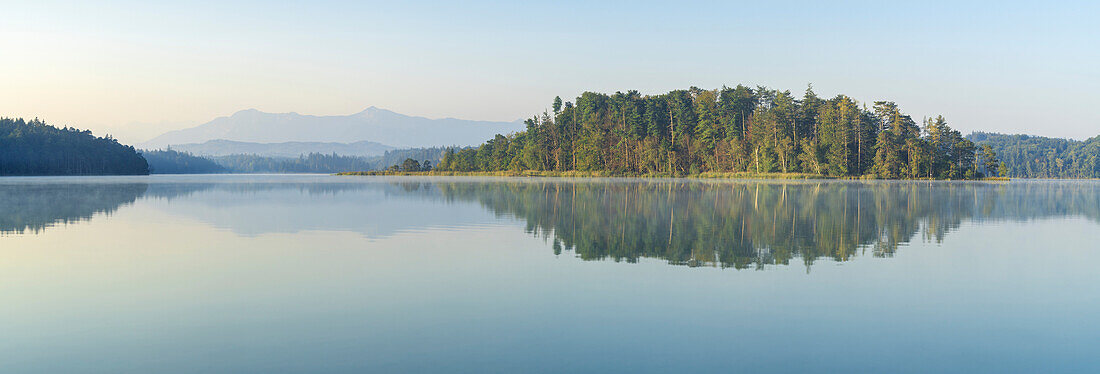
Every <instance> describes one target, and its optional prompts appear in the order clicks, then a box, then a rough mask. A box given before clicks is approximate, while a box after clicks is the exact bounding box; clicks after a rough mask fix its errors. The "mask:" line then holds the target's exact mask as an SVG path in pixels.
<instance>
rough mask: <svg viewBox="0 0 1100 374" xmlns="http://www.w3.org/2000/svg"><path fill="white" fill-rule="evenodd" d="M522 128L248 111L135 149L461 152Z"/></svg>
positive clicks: (384, 114)
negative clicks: (236, 146) (231, 144)
mask: <svg viewBox="0 0 1100 374" xmlns="http://www.w3.org/2000/svg"><path fill="white" fill-rule="evenodd" d="M522 128H523V125H522V124H521V123H518V122H490V121H468V120H461V119H455V118H442V119H429V118H424V117H415V116H407V115H404V114H399V113H395V112H392V111H389V110H385V109H381V108H376V107H370V108H367V109H366V110H364V111H362V112H359V113H355V114H351V115H346V116H314V115H304V114H298V113H265V112H261V111H258V110H255V109H248V110H242V111H239V112H237V113H234V114H233V115H231V116H228V117H219V118H216V119H214V120H212V121H210V122H207V123H205V124H202V125H199V126H196V127H193V128H189V129H183V130H177V131H170V132H167V133H164V134H162V135H160V136H157V137H155V138H153V139H151V140H149V141H147V142H145V143H141V144H139V145H138V146H139V147H140V148H144V149H161V148H165V147H167V146H169V145H172V146H176V145H179V144H191V143H203V142H206V141H210V140H215V139H224V140H231V141H238V142H254V143H281V142H358V141H365V140H369V141H373V142H377V143H379V144H386V145H389V146H393V147H429V146H440V145H457V146H466V145H473V144H477V143H480V142H482V141H484V140H485V139H487V138H491V137H492V136H493V135H496V134H508V133H512V132H515V131H519V130H522ZM295 156H297V155H295Z"/></svg>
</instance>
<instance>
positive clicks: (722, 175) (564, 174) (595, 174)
mask: <svg viewBox="0 0 1100 374" xmlns="http://www.w3.org/2000/svg"><path fill="white" fill-rule="evenodd" d="M334 175H336V176H429V177H432V176H434V177H550V178H688V179H835V180H899V181H900V180H904V181H915V180H958V181H998V182H1008V181H1011V178H1004V177H988V178H980V179H933V178H913V179H907V178H899V179H881V178H876V177H873V176H862V177H855V176H850V177H833V176H827V175H822V174H812V173H753V172H704V173H698V174H691V175H671V174H664V173H643V174H638V173H615V172H600V171H536V170H525V171H513V170H509V171H383V170H378V171H349V172H341V173H336V174H334Z"/></svg>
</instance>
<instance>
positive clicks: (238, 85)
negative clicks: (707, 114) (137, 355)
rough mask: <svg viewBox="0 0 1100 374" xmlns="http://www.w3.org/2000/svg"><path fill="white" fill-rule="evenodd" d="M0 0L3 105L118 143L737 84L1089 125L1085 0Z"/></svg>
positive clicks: (1090, 14) (1055, 131) (1010, 124)
mask: <svg viewBox="0 0 1100 374" xmlns="http://www.w3.org/2000/svg"><path fill="white" fill-rule="evenodd" d="M892 3H893V2H888V1H874V2H840V1H829V2H820V3H819V2H797V1H784V2H775V3H774V4H772V2H767V1H752V2H747V3H744V4H732V3H728V2H714V3H699V2H683V1H661V2H643V1H630V2H606V3H605V2H599V1H577V2H573V1H541V2H537V3H533V4H526V3H520V2H477V1H441V2H420V3H412V2H404V1H385V2H379V3H371V2H325V1H303V2H271V3H267V2H223V1H212V2H183V1H179V2H145V1H135V2H106V1H103V2H75V3H71V2H53V1H15V2H11V3H9V2H8V1H6V0H0V10H2V13H3V21H0V84H2V86H0V116H9V117H14V116H18V117H38V118H42V119H45V120H47V121H49V122H51V123H54V124H58V125H72V126H76V127H82V128H90V129H92V130H93V131H95V132H96V133H98V134H104V133H108V132H109V133H111V134H113V135H115V136H116V137H118V138H120V139H121V140H123V141H125V142H138V141H144V140H146V139H148V138H150V137H152V136H154V135H157V134H160V133H161V132H164V131H167V130H172V129H178V128H183V127H190V126H193V125H197V124H200V123H203V122H206V121H209V120H211V119H213V118H214V117H217V116H223V115H228V114H231V113H233V112H235V111H238V110H241V109H247V108H256V109H260V110H263V111H268V112H292V111H293V112H299V113H305V114H350V113H355V112H358V111H360V110H363V109H364V108H366V107H368V106H371V105H374V106H378V107H382V108H387V109H391V110H394V111H397V112H400V113H405V114H411V115H422V116H426V117H457V118H466V119H484V120H505V121H511V120H515V119H518V118H523V117H529V116H530V115H532V114H534V113H536V112H541V111H542V110H544V109H546V108H547V107H548V106H549V104H550V102H551V100H552V99H553V97H554V96H555V95H560V96H562V98H563V99H566V100H570V99H571V98H573V97H576V96H577V95H578V94H579V93H580V92H583V91H586V90H591V91H602V92H614V91H617V90H624V91H625V90H627V89H637V90H640V91H642V93H662V92H665V91H668V90H671V89H676V88H687V87H689V86H693V85H694V86H699V87H703V88H718V87H721V86H722V85H730V86H732V85H736V84H738V83H745V84H751V85H766V86H769V87H774V88H779V89H789V90H791V91H792V92H795V93H798V94H799V95H801V93H802V91H803V90H805V88H806V85H807V84H808V83H812V84H813V85H814V88H815V91H817V93H818V94H819V95H822V96H833V95H835V94H838V93H845V94H848V95H850V96H852V97H854V98H856V99H857V100H860V101H862V102H865V103H868V105H869V104H870V102H871V101H874V100H892V101H896V102H897V103H898V104H899V105H900V106H901V108H902V110H903V111H905V112H907V113H909V114H911V115H913V116H914V117H915V118H917V119H918V120H919V119H920V118H921V117H924V116H933V115H937V114H943V115H944V116H945V117H947V119H948V121H949V123H950V124H951V125H952V126H953V127H956V128H958V129H960V130H962V131H963V132H964V133H967V132H970V131H973V130H991V131H1000V132H1012V133H1032V134H1038V135H1047V136H1067V137H1075V138H1086V137H1090V136H1095V135H1097V134H1100V111H1098V110H1096V109H1095V107H1096V105H1097V103H1100V68H1098V66H1100V65H1098V61H1100V31H1098V30H1100V25H1098V24H1097V23H1096V20H1095V18H1096V16H1097V15H1098V14H1100V6H1098V5H1096V3H1095V2H1081V3H1072V2H1050V1H1048V2H1038V3H1037V4H1038V5H1036V4H1035V3H1029V4H1019V3H1015V2H1011V1H995V2H983V3H963V2H957V1H951V2H943V3H924V2H913V4H910V5H899V4H892Z"/></svg>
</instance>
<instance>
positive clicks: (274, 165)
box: [212, 153, 375, 173]
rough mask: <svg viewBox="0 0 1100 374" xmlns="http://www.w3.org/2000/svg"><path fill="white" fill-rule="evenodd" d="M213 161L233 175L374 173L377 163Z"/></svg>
mask: <svg viewBox="0 0 1100 374" xmlns="http://www.w3.org/2000/svg"><path fill="white" fill-rule="evenodd" d="M212 160H213V161H214V162H216V163H218V164H219V165H221V166H223V167H225V168H227V169H229V170H230V171H231V172H234V173H339V172H343V171H357V170H371V169H372V168H374V165H375V164H374V163H373V162H371V161H370V160H369V159H367V158H364V157H357V156H341V155H337V154H335V153H334V154H327V155H326V154H320V153H310V154H308V155H302V156H299V157H298V158H282V157H264V156H256V155H229V156H219V157H213V158H212Z"/></svg>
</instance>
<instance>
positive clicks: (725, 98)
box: [437, 85, 996, 179]
mask: <svg viewBox="0 0 1100 374" xmlns="http://www.w3.org/2000/svg"><path fill="white" fill-rule="evenodd" d="M575 102H576V104H575V105H574V103H573V102H564V103H562V102H561V100H560V98H555V101H554V103H553V104H552V107H553V108H554V113H553V114H548V113H543V114H542V116H541V117H540V116H536V117H532V118H531V119H528V120H527V121H526V122H525V123H526V124H527V129H526V130H524V131H521V132H519V133H515V134H508V135H497V136H496V137H494V138H493V139H492V140H490V141H488V142H486V143H485V144H483V145H481V146H479V147H477V148H472V149H461V150H455V149H450V150H447V151H446V152H445V153H444V156H443V158H442V160H441V162H440V163H439V164H438V167H437V170H441V171H457V172H489V171H508V170H510V171H526V170H531V171H585V172H611V173H615V174H620V175H637V174H665V175H694V174H700V173H728V172H734V173H736V172H753V173H773V172H779V173H812V174H818V175H829V176H835V177H858V176H863V175H865V174H873V175H875V176H878V177H880V178H941V179H964V178H979V177H981V176H982V175H983V173H988V172H989V167H988V165H994V164H995V163H992V164H991V162H995V161H996V155H995V154H993V155H984V154H983V158H982V159H981V160H982V161H981V163H976V162H975V160H976V158H975V152H976V151H977V148H976V147H975V146H974V144H973V143H971V142H970V141H969V140H967V139H965V138H963V137H962V136H961V135H960V134H959V133H958V131H954V130H952V129H951V128H950V127H948V126H947V122H946V121H945V120H944V119H943V117H938V118H937V119H936V120H935V121H930V122H927V123H926V130H925V132H926V135H924V136H923V137H922V134H921V128H920V127H919V126H917V123H916V122H915V121H913V119H912V118H911V117H910V116H908V115H905V114H904V113H902V112H901V111H900V110H899V109H898V106H897V105H896V104H894V103H893V102H885V101H880V102H875V105H874V110H873V111H870V110H867V109H866V108H863V109H861V108H860V104H859V103H858V102H857V101H855V100H853V99H851V98H849V97H847V96H844V95H838V96H836V97H835V98H832V99H827V100H824V99H821V98H818V97H817V95H816V94H815V93H814V92H813V89H812V87H808V88H807V90H806V92H805V94H804V95H803V96H802V98H801V99H797V98H796V97H795V96H794V95H792V94H791V93H790V92H789V91H777V90H772V89H768V88H766V87H756V88H748V87H746V86H743V85H738V86H737V87H735V88H728V87H723V88H722V89H720V90H704V89H700V88H697V87H691V88H689V89H687V90H674V91H671V92H668V93H666V94H662V95H645V96H643V95H641V94H639V93H638V92H637V91H633V90H631V91H626V92H625V93H624V92H616V93H615V94H613V95H607V94H602V93H595V92H585V93H583V94H581V96H580V97H578V98H576V101H575ZM987 156H989V157H988V158H987Z"/></svg>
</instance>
